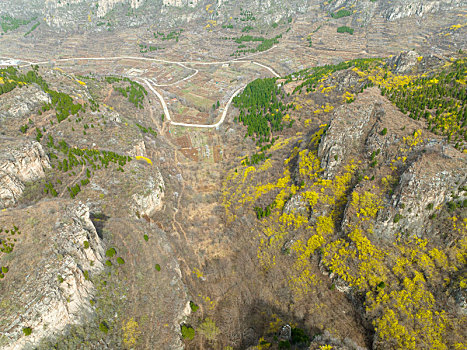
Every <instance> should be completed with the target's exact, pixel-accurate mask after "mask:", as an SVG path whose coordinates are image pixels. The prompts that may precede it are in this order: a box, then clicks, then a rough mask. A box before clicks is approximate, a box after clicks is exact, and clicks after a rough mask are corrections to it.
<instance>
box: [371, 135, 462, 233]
mask: <svg viewBox="0 0 467 350" xmlns="http://www.w3.org/2000/svg"><path fill="white" fill-rule="evenodd" d="M423 151H424V153H422V154H421V155H420V156H419V157H418V158H417V159H416V160H415V161H413V162H412V163H411V164H410V165H409V166H408V168H407V169H406V170H405V171H404V173H403V174H402V176H401V178H400V182H399V185H398V186H397V188H396V189H395V191H394V194H393V195H392V197H391V200H390V201H389V203H388V205H385V207H384V208H383V209H382V210H381V211H380V212H379V214H378V217H377V220H376V223H375V233H376V234H378V235H381V236H385V237H389V238H390V237H393V236H394V235H395V234H396V233H397V232H399V231H400V228H401V227H403V228H404V230H405V231H407V232H408V233H410V234H414V235H417V236H425V235H426V234H429V232H427V230H428V229H429V227H430V225H426V224H427V223H428V222H429V216H430V215H431V214H432V213H433V208H437V207H439V206H441V205H443V204H446V202H448V201H450V200H452V199H453V198H454V196H456V197H457V196H459V198H460V200H463V199H464V198H465V197H464V195H463V193H464V191H462V190H460V189H462V188H463V187H464V186H465V185H466V184H467V162H466V159H465V157H464V159H462V156H461V154H460V153H459V152H457V151H455V150H454V149H451V148H450V147H449V146H443V145H438V144H432V145H428V146H427V147H426V148H425V149H424V150H423ZM449 151H451V152H449ZM456 153H457V154H456ZM450 154H451V155H450ZM430 208H432V209H430ZM396 215H397V219H396Z"/></svg>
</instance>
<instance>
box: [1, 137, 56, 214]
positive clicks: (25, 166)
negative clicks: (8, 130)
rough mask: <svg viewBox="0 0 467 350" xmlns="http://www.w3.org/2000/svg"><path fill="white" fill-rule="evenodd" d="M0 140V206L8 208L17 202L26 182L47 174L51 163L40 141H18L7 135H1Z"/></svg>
mask: <svg viewBox="0 0 467 350" xmlns="http://www.w3.org/2000/svg"><path fill="white" fill-rule="evenodd" d="M0 142H1V146H0V149H1V153H0V208H7V207H10V206H13V205H15V204H16V203H17V201H18V199H19V198H20V197H21V194H22V192H23V190H24V184H25V183H26V182H30V181H35V180H38V179H40V178H43V177H44V176H45V171H46V169H49V168H50V163H49V158H48V157H47V155H46V154H45V152H44V150H43V148H42V146H41V144H40V143H38V142H35V141H23V142H16V141H15V140H13V139H11V138H7V137H1V138H0Z"/></svg>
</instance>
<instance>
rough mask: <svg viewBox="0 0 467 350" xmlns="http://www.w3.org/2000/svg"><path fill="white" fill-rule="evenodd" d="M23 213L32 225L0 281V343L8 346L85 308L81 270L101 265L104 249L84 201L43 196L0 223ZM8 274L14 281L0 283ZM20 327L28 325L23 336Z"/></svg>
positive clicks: (87, 287) (87, 289) (36, 336)
mask: <svg viewBox="0 0 467 350" xmlns="http://www.w3.org/2000/svg"><path fill="white" fill-rule="evenodd" d="M29 215H31V216H30V218H31V219H33V220H36V221H35V222H34V228H33V229H32V230H31V231H30V232H23V234H22V236H21V239H20V241H19V242H18V244H17V247H15V252H16V254H15V256H14V257H13V258H12V259H10V261H9V272H8V275H7V276H6V277H5V281H3V282H2V283H1V284H0V290H1V294H0V303H1V304H2V305H3V310H2V315H3V316H2V322H1V325H0V334H1V338H0V344H2V348H3V349H8V350H10V349H20V348H24V347H27V346H31V345H32V344H37V343H38V342H39V341H40V340H41V339H42V338H43V337H46V336H50V335H51V334H56V333H57V332H60V331H61V330H63V329H64V328H65V326H67V325H68V324H70V323H76V322H79V321H80V320H81V317H82V316H83V315H84V314H86V313H88V312H91V305H90V304H89V299H90V297H91V296H92V295H93V284H92V283H91V282H90V281H89V280H88V277H87V276H88V275H89V274H96V273H98V272H100V271H101V270H102V268H103V264H102V261H103V256H104V249H103V247H102V244H101V240H100V238H99V236H98V235H97V232H96V229H95V227H94V225H93V223H92V221H91V220H90V215H89V208H88V207H87V206H86V205H84V204H82V203H71V202H69V201H59V202H50V201H45V202H42V203H39V204H38V205H37V206H36V207H34V208H28V209H21V210H13V211H11V212H8V214H7V215H6V216H4V217H2V224H3V225H5V224H6V223H7V222H8V221H13V220H18V219H21V218H22V217H24V216H29ZM37 218H41V220H40V222H38V221H37V220H38V219H37ZM13 222H14V221H13ZM39 232H41V233H42V235H41V238H40V241H39V240H38V239H37V237H36V235H38V234H39ZM85 242H88V243H85ZM9 278H14V280H15V281H16V283H8V284H7V283H5V282H7V280H8V279H9ZM25 327H30V328H31V329H33V332H32V334H31V335H30V336H28V337H25V336H24V334H23V328H25Z"/></svg>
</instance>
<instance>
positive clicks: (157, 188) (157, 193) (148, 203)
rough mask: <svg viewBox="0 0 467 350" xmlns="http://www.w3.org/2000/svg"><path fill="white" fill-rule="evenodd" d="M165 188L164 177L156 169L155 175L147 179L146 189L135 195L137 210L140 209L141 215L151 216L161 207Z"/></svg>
mask: <svg viewBox="0 0 467 350" xmlns="http://www.w3.org/2000/svg"><path fill="white" fill-rule="evenodd" d="M164 189H165V184H164V179H163V178H162V175H161V173H160V172H159V169H156V171H155V173H154V176H150V177H149V179H148V180H147V182H146V186H145V188H144V191H143V192H142V193H135V194H134V195H133V200H134V202H135V211H138V212H139V213H140V214H141V215H147V216H151V215H152V214H154V213H155V212H156V211H157V210H159V209H161V207H162V198H163V197H164Z"/></svg>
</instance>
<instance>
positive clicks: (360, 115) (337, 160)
mask: <svg viewBox="0 0 467 350" xmlns="http://www.w3.org/2000/svg"><path fill="white" fill-rule="evenodd" d="M377 108H378V106H377V105H375V104H374V103H373V104H368V105H362V106H359V107H358V110H353V109H352V108H351V107H349V106H342V107H339V108H338V109H336V111H335V112H334V115H333V118H332V119H331V122H330V123H329V128H328V130H327V131H326V134H325V135H324V136H323V139H322V140H321V143H320V145H319V149H318V157H319V158H320V159H321V168H323V169H324V174H323V176H324V177H325V178H332V177H334V175H335V173H336V171H337V170H338V169H339V168H340V166H341V164H342V162H343V161H344V160H346V159H349V158H350V156H351V155H352V153H354V152H356V150H358V149H359V148H360V146H361V144H362V142H364V140H365V137H364V136H365V134H366V133H367V132H368V129H369V127H370V119H371V118H373V117H374V114H375V111H376V109H377ZM349 114H351V115H352V118H349V117H348V116H349Z"/></svg>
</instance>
